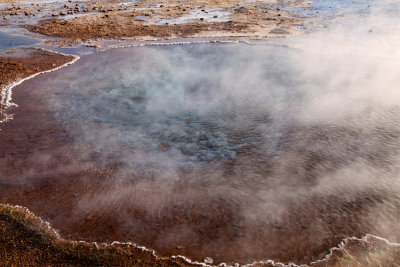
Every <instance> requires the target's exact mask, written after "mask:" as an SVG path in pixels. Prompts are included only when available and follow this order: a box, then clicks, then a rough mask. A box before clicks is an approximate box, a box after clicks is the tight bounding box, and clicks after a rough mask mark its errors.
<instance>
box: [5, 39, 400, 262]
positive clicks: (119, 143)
mask: <svg viewBox="0 0 400 267" xmlns="http://www.w3.org/2000/svg"><path fill="white" fill-rule="evenodd" d="M386 44H388V42H386ZM330 45H331V48H330V49H331V50H330V51H331V52H330V53H322V54H320V53H318V51H319V50H318V49H315V50H313V51H312V52H305V51H306V50H298V49H289V48H284V47H273V46H263V45H259V46H250V45H242V44H234V45H217V44H203V45H185V46H164V47H133V48H125V49H113V50H109V51H106V52H102V53H97V54H92V55H85V56H82V58H81V59H80V60H79V61H78V62H77V63H75V64H74V65H72V66H70V67H68V68H65V69H61V70H59V71H57V72H54V73H49V74H44V75H42V76H40V77H38V78H35V79H33V80H31V81H28V82H26V83H24V84H23V85H21V86H19V87H17V88H15V92H16V94H17V95H16V96H15V101H16V102H17V104H21V105H20V106H21V107H20V108H19V111H18V110H17V111H16V116H15V119H14V121H13V122H11V123H10V124H8V125H10V126H9V127H10V129H12V128H11V127H12V123H15V124H17V123H18V121H19V120H20V121H21V126H20V127H21V128H22V129H21V130H20V132H19V133H21V134H16V135H15V136H16V137H10V136H8V137H7V138H8V139H4V140H8V141H5V143H7V144H8V149H10V148H12V147H13V146H14V145H15V144H16V143H22V144H23V143H24V142H25V143H27V144H29V145H28V146H22V147H25V148H26V149H21V150H18V149H17V150H16V152H14V154H7V153H6V154H5V155H3V156H2V158H1V164H2V166H3V167H4V168H3V170H2V177H4V178H2V183H3V184H7V185H8V189H7V191H4V194H3V193H2V194H1V195H2V201H4V202H8V203H11V202H16V203H20V204H25V205H26V206H28V207H30V208H32V209H33V210H34V212H36V213H37V214H38V215H40V216H43V217H44V218H45V219H47V220H49V221H50V222H51V223H52V224H53V225H54V226H55V227H56V228H57V229H60V231H61V234H62V235H64V236H67V237H70V238H73V239H85V240H92V241H113V240H119V241H134V242H138V243H139V244H143V245H146V246H148V247H151V248H155V249H156V250H157V251H158V252H159V253H161V254H164V255H170V254H183V255H186V256H189V257H191V258H194V259H202V258H203V257H206V256H210V257H212V258H214V259H215V261H216V262H221V261H226V262H235V261H236V262H237V261H239V262H244V263H247V262H251V261H253V260H260V259H269V258H271V259H275V260H280V261H295V262H297V263H304V262H309V261H310V260H315V259H317V258H321V257H322V256H323V255H324V254H325V253H326V251H327V249H329V248H330V247H332V246H335V245H336V244H337V243H338V242H339V241H340V240H341V239H343V238H344V237H346V236H353V235H355V236H361V235H364V234H366V233H373V234H377V235H380V236H384V237H386V238H388V239H389V240H391V241H392V242H395V241H399V238H400V236H399V233H400V231H399V224H398V220H397V219H396V218H398V217H397V216H398V215H399V199H398V194H397V193H398V189H399V187H398V175H399V169H398V166H399V164H398V160H399V148H400V147H399V146H400V142H399V141H400V140H399V136H400V135H399V134H400V125H399V123H398V122H399V117H398V116H399V106H398V103H399V102H398V100H400V99H399V97H400V96H399V95H398V93H397V90H396V88H397V85H398V84H399V82H400V80H399V79H400V78H399V77H400V75H398V74H399V73H398V70H399V68H398V62H399V61H396V60H392V59H393V58H388V57H385V56H382V55H385V53H386V52H387V54H390V55H392V57H394V58H396V56H397V54H395V53H393V52H392V51H391V50H390V49H391V48H392V46H382V47H380V50H379V51H380V53H379V55H376V54H369V55H368V56H366V55H364V54H362V55H359V54H357V53H355V52H349V51H348V50H346V51H344V50H343V51H342V50H334V43H331V44H330ZM371 45H373V44H372V43H371ZM349 47H350V46H349ZM349 47H348V49H349ZM316 48H317V47H316ZM356 51H359V49H356ZM349 55H351V56H349ZM322 62H323V64H321V63H322ZM344 62H345V63H344ZM32 88H35V90H31V89H32ZM18 92H19V93H18ZM18 94H19V95H18ZM27 96H28V99H29V103H30V104H29V103H28V104H26V105H22V103H21V102H18V101H22V102H23V101H27V100H24V97H25V98H26V97H27ZM18 112H19V113H18ZM18 114H21V115H18ZM23 114H27V116H25V115H23ZM28 114H29V115H28ZM33 114H34V115H33ZM18 116H19V117H18ZM32 116H33V117H34V119H32ZM22 121H23V122H24V123H22ZM4 131H7V129H5V130H4ZM13 138H14V139H13ZM17 138H19V139H17ZM3 145H4V144H3ZM2 149H5V148H2ZM4 151H5V150H4ZM15 177H18V179H16V178H15ZM20 186H23V187H24V188H25V190H26V192H27V193H23V194H22V193H18V194H13V193H12V192H14V191H13V190H16V192H20ZM18 190H19V191H18ZM34 200H36V201H34ZM55 200H56V201H55ZM28 203H37V205H36V204H33V207H31V206H32V204H31V206H29V204H28ZM65 203H68V205H66V204H65Z"/></svg>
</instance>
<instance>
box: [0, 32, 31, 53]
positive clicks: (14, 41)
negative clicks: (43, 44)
mask: <svg viewBox="0 0 400 267" xmlns="http://www.w3.org/2000/svg"><path fill="white" fill-rule="evenodd" d="M38 42H39V40H36V39H33V38H29V37H24V36H19V35H14V34H8V33H5V32H1V31H0V50H4V49H10V48H15V47H20V46H30V45H33V44H36V43H38Z"/></svg>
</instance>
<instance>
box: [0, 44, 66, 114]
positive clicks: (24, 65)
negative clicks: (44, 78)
mask: <svg viewBox="0 0 400 267" xmlns="http://www.w3.org/2000/svg"><path fill="white" fill-rule="evenodd" d="M20 54H23V55H24V56H22V57H21V56H20ZM72 59H73V57H70V56H64V55H61V54H56V53H51V52H48V51H44V50H41V49H29V48H19V49H13V50H8V51H5V52H2V53H0V90H2V89H3V88H4V87H5V86H7V85H8V84H11V83H12V82H15V81H17V80H19V79H23V78H26V77H28V76H30V75H32V74H35V73H38V72H42V71H46V70H50V69H53V68H56V67H58V66H61V65H63V64H65V63H66V62H68V61H71V60H72ZM5 109H6V107H5V106H3V105H2V104H0V121H1V120H3V119H4V118H5V116H6V113H5Z"/></svg>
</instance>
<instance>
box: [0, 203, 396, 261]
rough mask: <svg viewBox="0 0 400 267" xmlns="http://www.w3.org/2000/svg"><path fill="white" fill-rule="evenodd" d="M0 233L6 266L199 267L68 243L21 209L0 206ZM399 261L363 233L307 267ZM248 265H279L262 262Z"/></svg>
mask: <svg viewBox="0 0 400 267" xmlns="http://www.w3.org/2000/svg"><path fill="white" fill-rule="evenodd" d="M0 233H1V235H0V264H1V265H6V266H10V265H32V264H34V265H46V266H60V265H62V266H88V265H90V266H105V265H108V266H110V265H113V266H201V265H200V264H197V263H192V262H190V261H189V260H187V259H184V258H180V257H172V258H159V257H157V256H156V255H154V252H153V251H151V250H146V249H143V248H142V247H138V246H136V245H133V244H122V243H113V244H95V243H86V242H76V241H68V240H65V239H62V238H60V237H59V235H58V234H57V233H56V232H54V230H53V229H52V228H50V226H49V225H47V224H46V223H45V222H44V221H42V220H41V219H40V218H38V217H36V216H35V215H34V214H32V213H31V212H30V211H29V210H27V209H25V208H23V207H16V206H10V205H3V204H0ZM365 255H367V256H365ZM399 263H400V244H393V243H389V242H388V241H387V240H384V239H380V238H377V237H374V236H371V235H367V236H365V237H363V238H361V239H357V238H346V239H345V240H343V241H342V242H341V243H340V244H339V246H338V247H335V248H332V249H331V250H330V253H329V255H326V257H325V258H324V259H323V260H320V261H318V262H313V263H310V264H309V266H314V267H331V266H332V267H333V266H335V267H336V266H350V267H352V266H376V265H380V266H383V267H386V266H387V267H389V266H396V264H399ZM251 266H253V267H258V266H259V267H261V266H263V267H276V266H282V265H280V264H279V263H274V262H272V261H267V262H256V263H253V264H251ZM292 266H295V265H292Z"/></svg>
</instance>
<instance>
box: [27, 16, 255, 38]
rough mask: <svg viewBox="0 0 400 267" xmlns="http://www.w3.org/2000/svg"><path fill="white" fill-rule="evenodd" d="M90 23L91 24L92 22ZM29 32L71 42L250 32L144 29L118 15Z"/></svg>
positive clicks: (199, 26)
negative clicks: (217, 32) (204, 32)
mask: <svg viewBox="0 0 400 267" xmlns="http://www.w3.org/2000/svg"><path fill="white" fill-rule="evenodd" d="M88 20H90V21H88ZM26 28H28V29H29V30H31V31H33V32H36V33H41V34H45V35H49V36H54V37H61V38H69V39H75V40H77V39H81V40H88V39H95V38H107V39H118V38H124V37H125V38H126V37H143V36H151V37H156V38H171V37H179V36H193V35H195V34H198V33H200V32H202V31H226V32H231V31H242V30H245V29H247V28H248V26H247V25H246V24H244V23H234V22H221V23H187V24H177V25H170V26H164V25H142V24H141V23H139V22H135V21H134V20H132V19H130V15H128V14H114V15H110V16H108V17H105V16H99V15H93V16H90V17H86V18H82V19H79V20H72V21H65V20H52V21H49V22H45V23H43V24H39V25H29V26H26Z"/></svg>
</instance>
